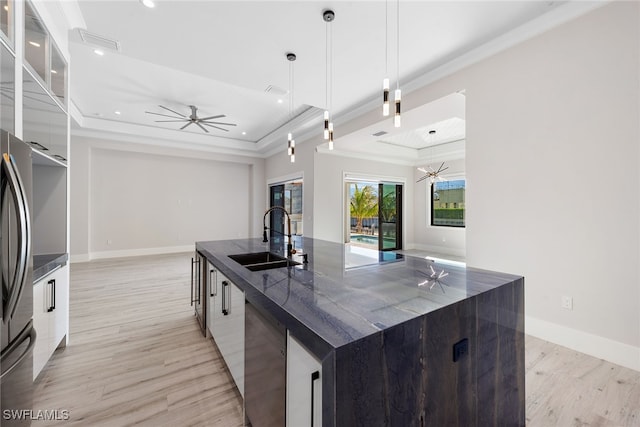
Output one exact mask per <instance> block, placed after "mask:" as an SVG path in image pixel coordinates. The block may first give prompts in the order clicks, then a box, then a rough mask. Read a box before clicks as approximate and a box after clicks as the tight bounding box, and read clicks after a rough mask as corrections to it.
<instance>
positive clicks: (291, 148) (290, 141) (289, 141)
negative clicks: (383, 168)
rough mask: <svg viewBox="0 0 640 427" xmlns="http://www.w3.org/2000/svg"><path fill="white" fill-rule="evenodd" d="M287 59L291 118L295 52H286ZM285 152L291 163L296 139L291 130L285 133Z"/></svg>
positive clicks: (294, 152) (294, 157) (294, 158)
mask: <svg viewBox="0 0 640 427" xmlns="http://www.w3.org/2000/svg"><path fill="white" fill-rule="evenodd" d="M287 60H288V61H289V118H290V119H291V118H293V62H294V61H295V60H296V54H295V53H291V52H289V53H287ZM287 154H288V155H289V160H291V163H295V161H296V141H295V139H293V135H292V134H291V132H289V133H288V134H287Z"/></svg>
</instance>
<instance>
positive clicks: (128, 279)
mask: <svg viewBox="0 0 640 427" xmlns="http://www.w3.org/2000/svg"><path fill="white" fill-rule="evenodd" d="M190 257H191V254H177V255H162V256H149V257H137V258H127V259H116V260H102V261H92V262H89V263H82V264H72V265H71V292H70V294H71V301H70V307H71V308H70V310H71V314H70V328H71V332H70V337H71V339H70V341H69V345H68V347H67V348H65V349H60V350H58V351H56V353H55V354H54V356H53V358H52V359H51V361H50V362H49V363H48V365H47V366H46V367H45V370H44V372H43V373H42V374H41V375H40V377H39V378H38V379H37V381H36V390H35V396H34V398H35V401H34V409H35V410H54V409H58V410H62V409H65V410H68V411H69V416H70V419H69V420H68V421H57V422H56V421H36V422H34V423H33V425H34V426H44V425H64V426H109V427H119V426H127V425H134V424H137V425H148V426H215V427H235V426H240V425H242V406H241V401H240V398H239V395H238V393H237V392H236V390H235V388H234V387H233V384H232V380H231V377H230V376H229V375H228V374H227V372H226V369H225V368H224V363H223V361H222V359H221V357H220V354H219V353H218V351H217V349H216V347H215V346H214V345H213V344H212V342H211V340H210V339H204V338H203V337H202V335H201V334H200V332H199V330H198V328H197V325H196V322H195V319H194V317H193V311H192V308H191V307H190V306H189V296H190V289H189V281H190V261H191V260H190ZM526 369H527V372H526V395H527V403H526V404H527V425H529V426H541V427H548V426H562V427H564V426H591V427H593V426H640V372H636V371H633V370H630V369H625V368H622V367H620V366H617V365H613V364H611V363H608V362H604V361H602V360H599V359H595V358H592V357H589V356H586V355H584V354H581V353H577V352H574V351H572V350H569V349H566V348H564V347H561V346H558V345H554V344H550V343H548V342H545V341H542V340H539V339H536V338H533V337H529V336H528V337H527V340H526Z"/></svg>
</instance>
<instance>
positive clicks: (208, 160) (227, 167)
mask: <svg viewBox="0 0 640 427" xmlns="http://www.w3.org/2000/svg"><path fill="white" fill-rule="evenodd" d="M72 150H73V153H72V155H73V157H74V165H80V164H81V165H82V167H77V168H74V171H73V174H72V176H71V180H72V181H71V188H72V227H71V254H72V256H73V257H75V259H76V260H78V259H90V258H99V257H110V256H126V255H138V254H146V253H162V252H172V251H179V250H188V249H189V248H193V244H194V242H196V241H200V240H219V239H233V238H245V237H249V236H254V235H256V236H257V235H258V234H259V232H257V231H256V230H259V228H257V217H256V215H254V211H255V209H254V207H255V206H256V205H262V204H263V203H264V201H263V199H262V198H261V197H262V194H259V195H257V194H256V193H255V192H254V191H253V188H254V186H255V185H256V182H264V173H263V161H262V160H260V159H247V158H240V157H237V156H236V157H233V158H229V156H215V155H211V154H208V155H207V154H204V153H195V152H187V151H185V152H182V153H177V152H176V151H177V150H175V149H173V150H167V149H160V148H157V147H156V148H153V147H140V146H135V145H133V146H132V145H127V144H122V143H116V142H114V141H105V140H98V139H91V138H82V137H72ZM85 218H86V219H85ZM76 219H77V220H78V221H77V222H76V221H75V220H76Z"/></svg>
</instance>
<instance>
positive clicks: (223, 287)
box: [222, 280, 231, 316]
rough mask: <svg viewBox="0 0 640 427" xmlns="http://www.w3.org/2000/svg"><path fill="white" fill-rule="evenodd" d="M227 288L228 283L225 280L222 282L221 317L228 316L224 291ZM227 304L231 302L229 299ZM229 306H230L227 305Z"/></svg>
mask: <svg viewBox="0 0 640 427" xmlns="http://www.w3.org/2000/svg"><path fill="white" fill-rule="evenodd" d="M227 286H229V282H227V281H226V280H225V281H223V282H222V314H223V315H225V316H226V315H227V314H229V307H228V306H227V304H226V302H227V298H226V297H227V292H225V290H226V289H227ZM229 302H231V298H229ZM229 305H230V304H229Z"/></svg>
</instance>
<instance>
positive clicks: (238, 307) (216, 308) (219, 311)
mask: <svg viewBox="0 0 640 427" xmlns="http://www.w3.org/2000/svg"><path fill="white" fill-rule="evenodd" d="M207 270H208V273H207V274H208V277H207V281H208V285H209V286H208V300H207V303H208V307H207V327H208V329H209V332H210V333H211V336H212V337H213V339H214V340H215V342H216V345H217V346H218V349H219V350H220V353H221V354H222V357H223V358H224V361H225V362H226V364H227V367H228V368H229V372H231V376H232V377H233V380H234V381H235V383H236V386H237V387H238V390H239V391H240V394H241V395H242V396H244V292H243V291H242V290H241V289H240V288H238V287H237V286H236V285H235V284H233V282H231V280H229V279H228V278H227V277H225V276H224V275H223V274H222V273H221V272H220V271H218V270H217V269H216V268H215V267H214V266H213V265H212V264H208V269H207Z"/></svg>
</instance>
